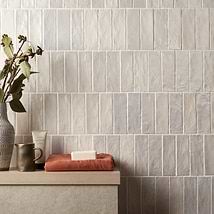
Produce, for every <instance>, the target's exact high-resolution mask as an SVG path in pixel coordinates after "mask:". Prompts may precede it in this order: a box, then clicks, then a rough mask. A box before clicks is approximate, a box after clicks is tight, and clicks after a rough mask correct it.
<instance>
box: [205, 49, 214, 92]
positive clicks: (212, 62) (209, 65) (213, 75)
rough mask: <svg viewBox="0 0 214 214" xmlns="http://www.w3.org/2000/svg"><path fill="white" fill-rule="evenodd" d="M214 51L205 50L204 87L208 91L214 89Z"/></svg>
mask: <svg viewBox="0 0 214 214" xmlns="http://www.w3.org/2000/svg"><path fill="white" fill-rule="evenodd" d="M213 71H214V52H210V51H207V52H204V82H205V83H204V87H205V90H206V91H214V84H213V80H214V72H213Z"/></svg>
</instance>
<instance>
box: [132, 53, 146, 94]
mask: <svg viewBox="0 0 214 214" xmlns="http://www.w3.org/2000/svg"><path fill="white" fill-rule="evenodd" d="M133 57H134V59H133V61H134V62H133V72H134V89H135V91H148V76H149V69H148V53H147V52H141V51H140V52H134V53H133Z"/></svg>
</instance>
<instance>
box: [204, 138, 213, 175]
mask: <svg viewBox="0 0 214 214" xmlns="http://www.w3.org/2000/svg"><path fill="white" fill-rule="evenodd" d="M213 140H214V136H213V135H206V136H205V142H204V144H205V154H204V155H205V174H206V175H213V174H214V167H213V166H214V159H213V151H214V143H213V142H214V141H213Z"/></svg>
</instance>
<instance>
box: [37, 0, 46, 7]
mask: <svg viewBox="0 0 214 214" xmlns="http://www.w3.org/2000/svg"><path fill="white" fill-rule="evenodd" d="M35 1H36V2H35V3H36V7H37V8H48V7H49V0H47V1H44V0H35Z"/></svg>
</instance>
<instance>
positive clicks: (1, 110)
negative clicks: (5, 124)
mask: <svg viewBox="0 0 214 214" xmlns="http://www.w3.org/2000/svg"><path fill="white" fill-rule="evenodd" d="M0 117H1V118H3V119H8V118H7V104H6V103H0Z"/></svg>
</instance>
